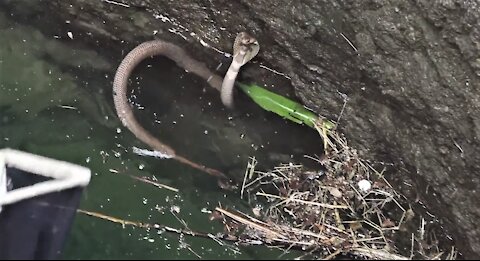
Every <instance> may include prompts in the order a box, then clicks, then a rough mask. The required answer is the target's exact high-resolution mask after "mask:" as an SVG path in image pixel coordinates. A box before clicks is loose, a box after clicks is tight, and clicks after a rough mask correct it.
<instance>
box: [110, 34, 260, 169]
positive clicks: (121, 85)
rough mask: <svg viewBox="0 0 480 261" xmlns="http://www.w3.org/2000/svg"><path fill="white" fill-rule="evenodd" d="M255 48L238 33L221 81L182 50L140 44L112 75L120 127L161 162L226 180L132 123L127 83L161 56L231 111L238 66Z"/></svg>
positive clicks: (253, 41) (156, 42) (169, 45)
mask: <svg viewBox="0 0 480 261" xmlns="http://www.w3.org/2000/svg"><path fill="white" fill-rule="evenodd" d="M258 50H259V45H258V42H257V40H256V39H255V38H253V37H252V36H250V35H249V34H247V33H245V32H242V33H239V34H238V35H237V37H236V39H235V42H234V45H233V53H234V56H233V61H232V64H231V65H230V68H229V70H228V72H227V73H226V76H225V78H224V79H222V77H220V76H219V75H217V74H215V73H213V72H212V71H210V70H209V69H208V68H207V67H206V66H205V64H203V63H201V62H199V61H197V60H195V59H193V58H192V57H190V56H189V55H188V54H187V53H186V52H185V50H184V49H182V48H180V47H179V46H177V45H174V44H172V43H169V42H165V41H163V40H153V41H147V42H144V43H142V44H140V45H138V46H137V47H135V48H134V49H133V50H131V51H130V52H129V53H128V54H127V55H126V56H125V58H124V59H123V60H122V62H121V63H120V65H119V66H118V69H117V71H116V73H115V78H114V80H113V100H114V103H115V109H116V111H117V115H118V117H119V119H120V120H121V122H122V124H123V125H124V126H125V127H127V128H128V129H129V130H130V131H131V132H132V133H133V134H134V135H135V136H136V137H137V138H138V139H139V140H141V141H142V142H144V143H146V144H147V145H149V146H150V147H151V148H152V149H153V150H155V151H156V152H159V153H161V154H162V155H163V157H165V158H173V159H175V160H178V161H180V162H182V163H185V164H187V165H190V166H192V167H194V168H197V169H200V170H202V171H205V172H207V173H209V174H211V175H214V176H218V177H222V178H226V176H225V175H224V174H223V173H221V172H220V171H218V170H215V169H211V168H208V167H205V166H203V165H201V164H198V163H195V162H192V161H190V160H188V159H187V158H185V157H182V156H179V155H178V154H177V153H176V152H175V150H174V149H173V148H172V147H170V146H168V145H166V144H165V143H163V142H162V141H160V140H159V139H157V138H156V137H154V136H153V135H152V134H150V133H149V132H148V131H147V130H146V129H144V128H143V127H142V126H141V125H140V123H138V121H137V120H136V119H135V116H134V114H133V110H132V107H133V106H132V105H131V104H130V103H129V102H128V98H127V87H128V79H129V77H130V74H131V73H132V71H133V70H134V68H135V67H136V66H137V65H138V64H139V63H140V62H141V61H143V60H144V59H146V58H149V57H152V56H156V55H163V56H166V57H168V58H169V59H171V60H173V61H175V62H176V63H177V65H178V66H180V67H182V68H183V69H185V70H186V71H187V72H193V73H194V74H196V75H198V76H200V77H202V78H203V79H205V80H206V81H207V82H208V83H209V84H210V86H212V87H213V88H215V89H217V90H218V91H220V92H221V100H222V103H223V104H224V105H225V106H226V107H229V108H231V107H232V106H233V87H234V83H235V78H236V76H237V74H238V71H239V69H240V67H241V66H242V65H244V64H245V63H247V62H248V61H250V60H251V59H252V58H253V57H255V55H256V54H257V53H258Z"/></svg>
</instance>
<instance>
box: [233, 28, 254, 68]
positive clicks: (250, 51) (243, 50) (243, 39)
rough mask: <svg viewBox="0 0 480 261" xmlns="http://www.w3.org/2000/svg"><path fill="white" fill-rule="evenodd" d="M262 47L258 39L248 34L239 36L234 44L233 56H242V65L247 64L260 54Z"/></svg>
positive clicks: (244, 33) (243, 33)
mask: <svg viewBox="0 0 480 261" xmlns="http://www.w3.org/2000/svg"><path fill="white" fill-rule="evenodd" d="M259 50H260V45H259V44H258V41H257V39H255V37H253V36H251V35H250V34H248V33H246V32H241V33H239V34H237V37H236V38H235V42H234V43H233V56H234V57H235V56H237V55H240V57H241V58H242V60H241V62H240V63H241V65H244V64H246V63H247V62H249V61H250V60H252V59H253V57H255V56H256V55H257V54H258V51H259Z"/></svg>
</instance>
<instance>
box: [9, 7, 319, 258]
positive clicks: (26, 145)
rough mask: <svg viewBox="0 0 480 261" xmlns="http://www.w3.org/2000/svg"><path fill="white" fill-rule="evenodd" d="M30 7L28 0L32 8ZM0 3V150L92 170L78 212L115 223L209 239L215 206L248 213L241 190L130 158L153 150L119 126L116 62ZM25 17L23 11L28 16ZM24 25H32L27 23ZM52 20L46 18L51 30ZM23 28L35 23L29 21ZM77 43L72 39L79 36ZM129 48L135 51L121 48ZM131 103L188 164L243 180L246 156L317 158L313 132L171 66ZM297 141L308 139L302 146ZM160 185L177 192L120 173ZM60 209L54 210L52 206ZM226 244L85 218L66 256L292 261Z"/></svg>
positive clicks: (266, 162) (32, 14) (143, 74)
mask: <svg viewBox="0 0 480 261" xmlns="http://www.w3.org/2000/svg"><path fill="white" fill-rule="evenodd" d="M25 2H27V3H28V1H25ZM25 2H24V1H19V2H18V6H16V7H15V8H12V9H9V8H7V7H2V5H0V35H1V39H0V147H2V148H3V147H10V148H15V149H20V150H24V151H27V152H32V153H37V154H40V155H45V156H49V157H53V158H56V159H61V160H66V161H70V162H73V163H76V164H80V165H83V166H86V167H88V168H90V169H91V170H92V175H93V176H92V181H91V183H90V185H89V186H88V187H87V189H86V191H85V193H84V195H83V198H82V202H81V205H80V208H81V209H85V210H88V211H95V212H100V213H103V214H107V215H111V216H114V217H118V218H123V219H128V220H133V221H141V222H151V223H160V224H163V225H167V226H171V227H176V228H184V226H183V224H182V222H180V220H184V221H185V222H186V224H188V228H190V229H192V230H199V231H203V232H211V233H217V232H222V231H223V228H222V227H221V225H220V224H218V223H214V222H211V221H209V219H208V216H209V213H208V211H209V210H212V209H214V208H215V207H216V206H218V205H222V206H224V207H227V208H232V209H233V208H235V209H238V210H243V211H246V212H248V211H249V207H248V205H247V203H246V202H244V201H242V200H241V199H240V198H239V195H238V194H239V193H238V192H236V191H233V192H226V191H223V190H221V189H220V188H218V187H217V185H216V181H215V179H214V178H211V177H209V176H206V175H205V174H203V173H201V172H199V171H197V170H194V169H191V168H190V167H188V166H184V165H181V164H179V163H177V162H175V161H171V160H159V159H155V158H149V157H144V156H139V155H136V154H134V153H132V147H134V146H136V147H140V148H148V147H147V146H146V145H144V144H142V143H141V142H139V141H137V140H136V139H135V137H134V136H133V135H132V134H131V133H130V132H129V131H128V130H127V129H125V128H123V127H121V126H120V123H119V121H118V119H117V118H116V115H115V113H114V111H113V101H112V100H111V84H112V82H111V81H112V77H113V75H114V72H115V69H116V66H117V65H118V64H119V62H120V60H119V57H120V58H121V56H120V55H119V54H118V53H117V54H115V53H114V52H113V51H110V50H105V49H104V47H103V46H104V45H105V44H106V43H102V42H99V43H98V46H97V48H93V49H92V48H89V47H87V45H86V44H85V42H84V41H82V39H81V38H80V39H79V38H78V37H77V35H75V34H73V33H72V32H71V31H69V26H68V24H69V21H63V23H54V22H51V21H52V20H49V19H44V16H45V13H42V11H41V10H35V9H34V8H33V9H29V8H28V7H22V6H19V5H21V4H25ZM22 10H23V11H22ZM27 16H28V17H27ZM45 20H49V21H50V22H48V21H45ZM25 21H28V23H25ZM72 38H73V39H72ZM125 51H128V50H125ZM131 89H132V96H131V100H132V102H133V103H134V104H135V105H136V106H137V107H138V110H137V113H136V114H137V116H138V118H139V120H140V122H141V123H142V124H143V125H145V127H146V128H147V129H149V130H151V131H152V132H153V133H155V135H156V136H158V137H159V138H161V139H162V140H163V141H165V142H167V143H168V144H170V145H172V146H173V147H174V148H176V150H177V151H178V152H179V153H180V154H182V155H185V156H187V157H189V158H191V159H194V160H196V161H198V162H201V163H203V164H205V165H207V166H210V167H215V168H218V169H220V170H222V171H225V172H226V173H228V174H229V175H230V176H231V177H232V178H234V179H237V180H238V179H241V178H242V177H243V171H244V168H245V166H246V165H247V162H248V159H249V157H253V156H255V157H256V158H257V159H258V160H259V162H260V165H259V168H265V169H266V168H270V167H272V166H274V165H276V164H279V163H282V162H288V161H290V160H297V159H302V157H303V155H304V154H309V155H312V154H315V153H317V154H319V153H321V142H320V141H319V139H318V136H317V135H316V134H315V133H314V131H312V130H310V129H307V128H306V127H301V126H297V125H293V124H292V123H288V122H285V121H284V120H282V119H279V118H278V117H276V116H274V115H271V114H269V113H265V112H262V111H261V110H258V109H255V107H254V106H252V104H249V103H248V100H246V99H245V97H243V98H240V101H239V105H240V106H242V105H244V106H243V107H240V108H237V109H236V110H234V111H227V110H225V109H224V108H223V107H222V106H221V103H220V99H219V95H218V93H216V92H215V91H212V90H210V89H209V87H208V85H207V84H205V83H204V82H203V81H202V80H201V79H199V78H197V77H195V76H193V75H189V74H187V73H185V72H184V71H183V70H181V69H180V68H178V67H176V66H175V64H174V63H173V62H171V61H169V60H166V59H162V58H155V59H150V60H147V61H145V62H144V63H142V64H141V65H140V66H139V67H138V70H136V71H135V73H134V77H133V80H132V82H131ZM299 137H301V138H299ZM117 172H119V173H126V174H130V175H135V176H145V177H156V178H157V179H158V182H160V183H163V184H167V185H169V186H172V187H175V188H178V189H179V192H178V193H175V192H172V191H169V190H166V189H159V188H156V187H153V186H151V185H148V184H145V183H142V182H139V181H134V180H132V179H131V178H130V177H128V176H125V175H121V174H119V173H117ZM52 207H54V206H52ZM235 249H236V247H232V246H229V245H220V244H218V243H216V242H215V241H213V240H208V239H201V238H191V237H190V238H189V237H184V238H183V237H179V236H177V235H172V234H167V233H158V232H157V231H154V230H151V231H147V230H145V229H139V228H132V227H129V226H126V227H125V228H122V226H121V225H118V224H114V223H110V222H107V221H104V220H100V219H97V218H92V217H88V216H85V215H82V214H78V215H77V217H76V219H75V222H74V224H73V228H72V231H71V235H70V238H69V241H68V242H67V243H66V249H65V253H64V257H65V258H67V259H113V258H119V259H133V258H140V259H154V258H155V259H172V258H173V259H178V258H182V259H185V258H188V259H193V258H195V259H196V258H198V257H197V255H199V256H201V257H202V258H208V259H220V258H225V259H238V258H241V259H253V258H255V259H257V258H258V259H264V258H279V257H283V258H287V257H288V256H283V255H282V254H283V252H281V251H278V250H270V249H265V248H262V247H255V248H252V247H249V248H245V247H241V248H239V249H237V250H238V251H237V250H235Z"/></svg>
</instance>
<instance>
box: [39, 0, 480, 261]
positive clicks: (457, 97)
mask: <svg viewBox="0 0 480 261" xmlns="http://www.w3.org/2000/svg"><path fill="white" fill-rule="evenodd" d="M43 3H44V4H45V5H46V6H47V7H49V8H51V10H52V14H53V13H55V14H56V15H58V16H60V17H62V18H63V19H65V20H70V21H71V22H72V26H76V28H77V30H78V32H77V34H79V33H81V32H82V30H83V32H84V33H87V32H90V33H91V34H85V35H89V36H91V40H92V42H93V41H95V40H99V39H103V40H105V39H110V40H112V39H113V40H115V41H113V43H114V44H113V46H112V48H113V50H120V48H122V49H125V45H123V46H122V45H120V42H119V40H125V41H126V42H127V43H128V46H134V45H136V44H138V43H140V42H141V41H142V40H144V39H151V38H152V32H153V31H154V30H158V33H157V35H156V36H155V37H161V38H163V39H167V40H171V41H173V42H176V43H179V44H181V45H184V46H188V48H190V50H191V51H192V54H193V55H194V56H195V57H197V58H199V59H203V60H205V61H206V62H207V63H208V64H209V65H211V66H212V67H213V68H214V67H215V65H216V64H217V63H218V56H215V58H214V59H206V57H213V56H214V55H215V54H217V53H216V52H215V51H213V50H211V49H205V48H203V47H202V46H201V45H200V44H199V42H198V41H196V40H195V39H196V38H197V37H199V38H201V39H203V40H204V41H205V42H206V43H208V44H210V45H211V46H213V47H215V48H216V49H219V50H224V51H227V52H231V51H230V49H231V43H232V40H233V38H234V36H235V34H236V33H237V32H239V31H241V30H247V31H249V32H252V33H253V34H254V35H256V36H257V38H258V40H259V42H260V44H261V49H260V54H259V56H258V58H257V59H256V60H257V61H258V62H259V63H261V64H264V65H266V66H268V67H271V68H274V69H276V70H278V71H280V72H282V73H285V74H286V75H288V76H289V78H288V79H290V80H289V81H286V79H285V78H283V77H282V76H280V75H277V74H273V73H272V72H271V71H269V70H262V69H259V66H258V64H257V65H251V66H250V67H247V68H246V70H245V74H250V75H251V76H254V77H255V79H256V81H257V82H258V83H260V84H264V85H265V86H272V85H273V86H275V87H274V90H276V91H279V92H286V90H285V89H282V87H281V86H283V87H285V84H286V83H290V84H291V86H293V89H294V90H295V93H296V94H297V96H298V97H299V99H301V101H302V102H303V103H304V104H306V105H307V106H308V107H310V108H312V109H314V110H315V111H316V112H318V113H320V114H323V115H326V116H328V117H330V118H332V119H336V118H337V117H338V116H339V113H340V111H342V107H343V104H344V101H346V106H345V109H344V111H343V115H342V117H341V120H340V128H341V130H342V132H344V133H345V134H346V135H347V136H348V138H349V140H350V144H351V145H352V146H354V147H356V148H358V149H359V150H360V151H361V153H362V155H363V156H364V157H366V158H369V159H375V160H382V161H385V162H387V163H393V164H394V165H393V168H390V171H391V172H392V173H393V175H396V176H398V177H399V178H398V179H399V180H402V179H405V180H407V181H408V182H410V183H412V184H413V185H414V186H416V188H417V191H416V192H417V193H419V195H418V197H419V198H420V199H421V200H422V201H425V202H426V205H428V207H429V208H430V209H431V212H433V213H434V214H435V215H437V216H439V217H441V218H442V219H443V220H444V221H445V224H446V227H448V228H450V231H451V232H452V236H453V237H454V238H455V239H456V240H457V242H459V243H460V244H458V247H460V250H461V251H462V252H463V254H464V257H467V258H470V257H474V256H478V255H479V254H480V229H478V228H477V227H478V226H477V220H479V219H480V208H479V206H478V202H480V193H478V192H477V191H478V190H479V185H480V180H479V179H480V174H479V173H480V146H479V145H480V144H479V140H478V137H480V117H479V115H480V103H479V98H480V93H479V88H480V11H479V10H480V3H479V1H478V0H469V1H460V0H443V1H427V0H424V1H420V0H417V1H400V0H390V1H386V0H385V1H383V0H382V1H380V0H367V1H348V0H343V1H326V0H323V1H321V0H315V1H313V0H304V1H280V0H274V1H271V0H257V1H250V0H239V1H226V0H209V1H207V0H188V1H181V0H171V1H153V0H152V1H148V0H129V1H127V0H124V1H123V3H127V4H129V5H130V8H126V7H123V6H120V5H117V4H113V3H112V2H110V1H109V2H107V1H97V0H83V1H80V0H76V1H73V0H70V1H52V0H49V1H43ZM154 14H157V15H159V16H157V18H155V16H154ZM169 31H170V32H174V33H169ZM192 32H194V33H195V34H196V35H194V36H191V34H190V33H192ZM175 33H178V34H175ZM180 34H182V35H184V36H185V37H186V38H187V41H185V40H184V39H183V37H181V36H180ZM112 74H113V72H112ZM400 177H401V178H400Z"/></svg>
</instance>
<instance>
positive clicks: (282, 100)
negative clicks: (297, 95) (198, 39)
mask: <svg viewBox="0 0 480 261" xmlns="http://www.w3.org/2000/svg"><path fill="white" fill-rule="evenodd" d="M237 84H238V86H239V87H240V89H242V90H243V91H244V92H245V93H246V94H247V95H248V96H249V97H250V98H252V100H253V101H255V103H257V104H258V105H259V106H260V107H262V108H263V109H264V110H267V111H271V112H274V113H276V114H278V115H280V116H282V117H283V118H286V119H289V120H291V121H293V122H296V123H298V124H305V125H307V126H309V127H311V128H315V121H317V119H318V118H319V117H318V116H317V115H316V114H315V113H313V112H312V111H310V110H308V109H307V108H305V107H304V106H303V105H301V104H300V103H298V102H295V101H293V100H290V99H288V98H286V97H283V96H281V95H278V94H276V93H273V92H271V91H269V90H267V89H265V88H262V87H260V86H258V85H255V84H249V85H248V84H243V83H239V82H237ZM323 127H324V128H326V129H328V130H331V129H333V128H334V127H335V125H334V124H333V122H331V121H329V120H325V121H323Z"/></svg>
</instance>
